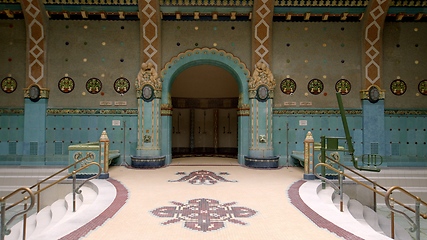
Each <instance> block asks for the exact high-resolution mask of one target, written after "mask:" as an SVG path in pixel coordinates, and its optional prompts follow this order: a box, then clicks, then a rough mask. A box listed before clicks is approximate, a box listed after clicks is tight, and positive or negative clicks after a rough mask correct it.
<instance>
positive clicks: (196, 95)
mask: <svg viewBox="0 0 427 240" xmlns="http://www.w3.org/2000/svg"><path fill="white" fill-rule="evenodd" d="M170 95H171V98H172V108H173V114H172V157H173V158H176V157H186V156H192V157H193V156H221V157H233V158H235V157H237V152H238V151H237V106H238V99H239V89H238V86H237V83H236V80H235V79H234V78H233V76H232V75H231V74H230V73H229V72H228V71H227V70H225V69H223V68H220V67H217V66H213V65H198V66H193V67H190V68H187V69H186V70H184V71H183V72H182V73H181V74H179V75H178V76H177V77H176V79H175V81H174V82H173V85H172V89H171V93H170Z"/></svg>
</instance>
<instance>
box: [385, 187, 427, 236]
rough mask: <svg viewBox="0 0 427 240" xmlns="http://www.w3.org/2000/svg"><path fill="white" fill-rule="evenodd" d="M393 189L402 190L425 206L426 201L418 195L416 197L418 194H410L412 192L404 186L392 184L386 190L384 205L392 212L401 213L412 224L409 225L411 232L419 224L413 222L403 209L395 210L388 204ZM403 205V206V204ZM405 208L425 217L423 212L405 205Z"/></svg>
mask: <svg viewBox="0 0 427 240" xmlns="http://www.w3.org/2000/svg"><path fill="white" fill-rule="evenodd" d="M394 190H400V191H401V192H403V193H404V194H406V195H407V196H408V197H410V198H413V199H414V200H415V201H416V202H419V203H422V204H424V205H425V206H427V203H426V202H424V201H423V200H421V198H420V197H418V196H415V195H414V194H412V193H410V192H408V191H407V190H406V189H404V188H402V187H399V186H393V187H391V188H390V189H389V190H388V191H387V193H386V194H385V198H384V199H385V204H386V206H387V207H388V208H389V209H390V210H391V211H393V212H395V213H399V214H401V215H403V216H404V217H405V218H406V219H407V220H408V221H409V222H410V223H411V225H412V227H411V229H410V230H411V231H412V232H413V231H415V230H416V229H417V228H419V226H418V224H416V223H414V221H413V220H412V219H411V218H410V217H409V216H408V215H407V214H406V213H404V212H403V211H399V210H396V209H395V208H393V207H392V206H391V205H390V195H391V194H392V193H393V191H394ZM392 201H393V202H395V200H394V199H392ZM403 207H405V206H403ZM405 208H406V209H408V210H409V211H412V212H413V213H415V214H419V216H421V217H422V218H424V219H427V214H423V213H417V211H416V210H415V209H412V208H410V207H405Z"/></svg>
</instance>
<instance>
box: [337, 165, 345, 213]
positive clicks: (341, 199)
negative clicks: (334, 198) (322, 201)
mask: <svg viewBox="0 0 427 240" xmlns="http://www.w3.org/2000/svg"><path fill="white" fill-rule="evenodd" d="M342 175H343V171H340V175H339V179H338V180H339V184H340V211H341V212H344V206H343V205H344V189H343V187H344V186H343V185H344V184H343V181H342V179H343V176H342Z"/></svg>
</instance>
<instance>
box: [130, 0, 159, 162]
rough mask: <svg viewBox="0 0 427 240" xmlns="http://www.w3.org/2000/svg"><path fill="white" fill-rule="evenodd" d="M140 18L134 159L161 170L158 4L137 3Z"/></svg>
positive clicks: (146, 1)
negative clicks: (135, 150)
mask: <svg viewBox="0 0 427 240" xmlns="http://www.w3.org/2000/svg"><path fill="white" fill-rule="evenodd" d="M138 11H139V18H140V62H141V69H140V71H139V73H138V77H137V79H136V82H135V87H136V91H137V99H138V145H137V156H134V157H131V159H132V166H133V167H159V166H163V165H164V164H165V161H164V157H161V156H160V155H161V142H160V137H161V136H160V130H161V121H160V119H161V112H162V111H163V109H161V96H162V81H161V79H160V78H159V77H158V74H157V73H158V70H159V66H160V64H161V54H160V49H161V39H160V32H161V31H160V30H161V26H160V24H161V21H160V14H161V13H160V5H159V2H158V1H154V0H142V1H138Z"/></svg>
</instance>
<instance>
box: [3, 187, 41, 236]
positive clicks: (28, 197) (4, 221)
mask: <svg viewBox="0 0 427 240" xmlns="http://www.w3.org/2000/svg"><path fill="white" fill-rule="evenodd" d="M22 191H24V192H27V193H28V195H29V196H26V197H24V201H25V200H28V199H30V206H29V207H28V208H24V210H22V211H20V212H18V213H16V214H15V215H13V216H12V217H11V218H10V219H9V221H7V222H6V211H7V210H8V209H10V208H11V207H9V208H6V200H7V199H8V198H10V197H12V196H14V195H16V194H18V193H21V192H22ZM0 204H1V233H0V237H1V239H2V240H3V239H4V238H5V236H6V235H8V234H9V233H10V230H8V229H7V226H8V225H9V224H10V223H11V222H12V221H13V220H15V218H17V217H18V216H20V215H23V214H26V213H27V212H28V211H30V210H31V208H32V207H33V206H34V204H35V199H34V193H33V191H31V189H29V188H27V187H20V188H18V189H16V190H15V191H13V192H11V193H9V194H8V195H6V196H4V197H1V198H0ZM16 205H17V204H16ZM16 205H13V206H12V207H14V206H16Z"/></svg>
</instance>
